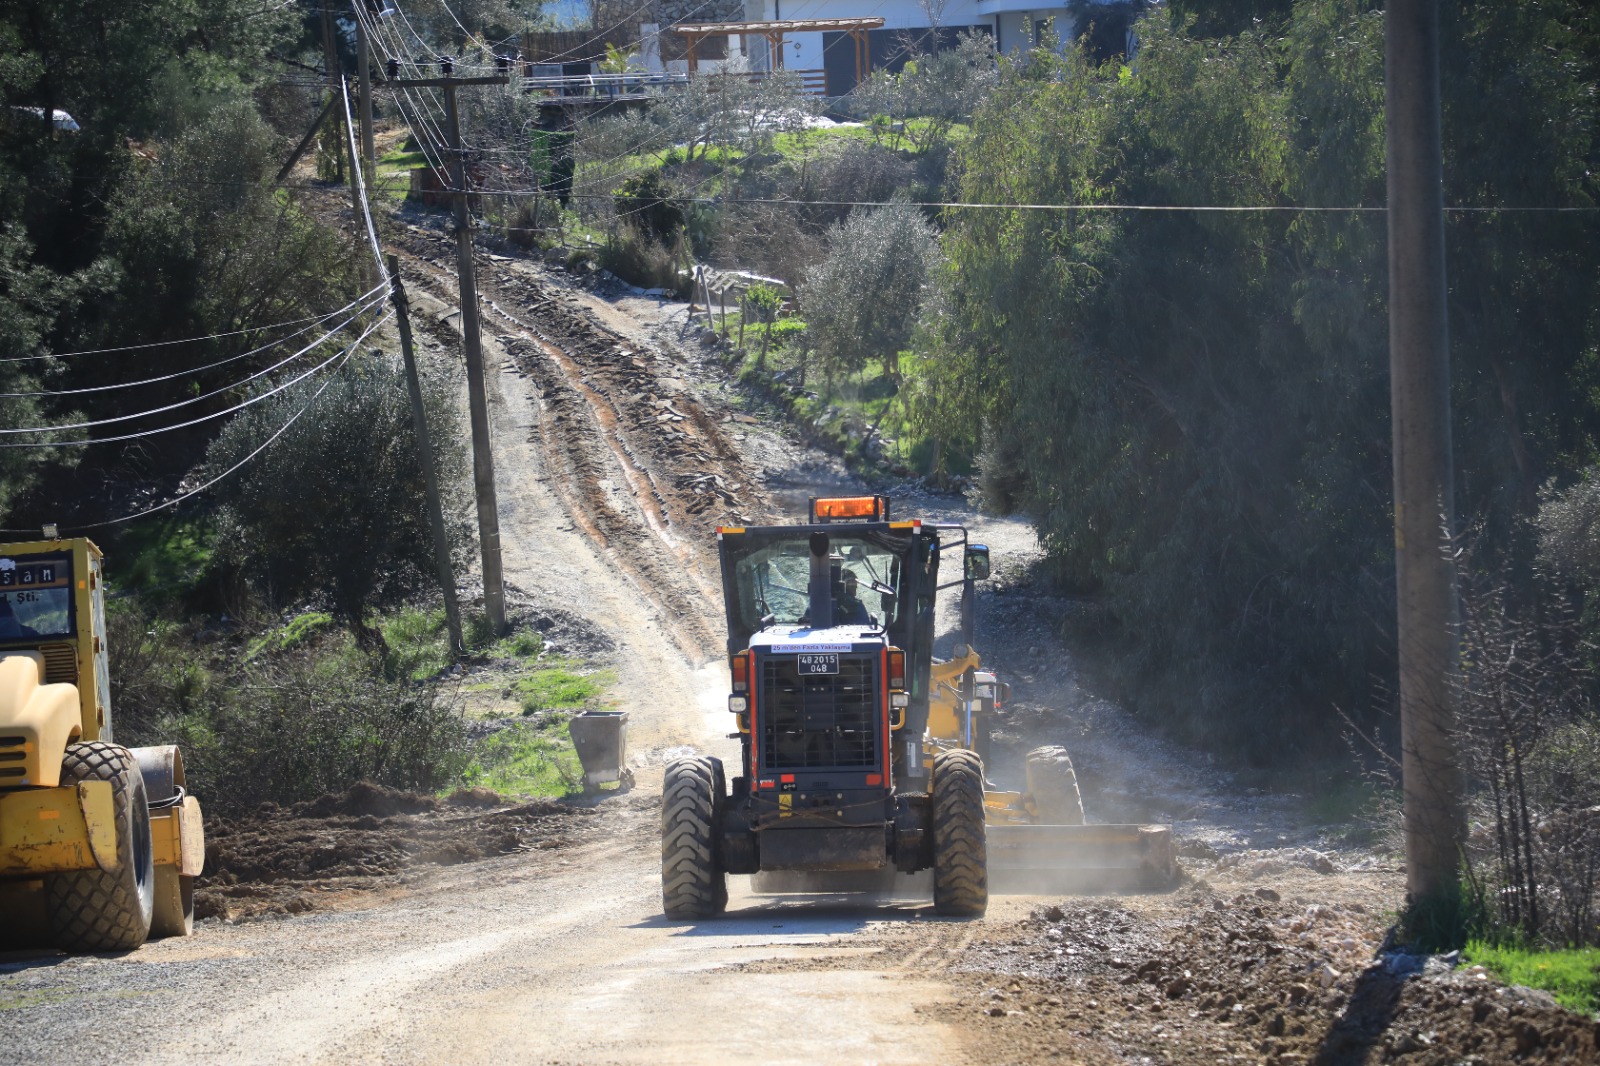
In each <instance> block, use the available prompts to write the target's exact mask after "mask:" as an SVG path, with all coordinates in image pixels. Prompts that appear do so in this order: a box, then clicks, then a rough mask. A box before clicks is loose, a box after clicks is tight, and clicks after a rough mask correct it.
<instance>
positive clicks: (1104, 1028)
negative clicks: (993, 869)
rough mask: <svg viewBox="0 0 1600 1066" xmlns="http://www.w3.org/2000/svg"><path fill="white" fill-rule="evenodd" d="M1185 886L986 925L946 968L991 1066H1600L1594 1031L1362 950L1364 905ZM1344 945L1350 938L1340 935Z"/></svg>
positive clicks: (1492, 988) (1455, 973) (1572, 1017)
mask: <svg viewBox="0 0 1600 1066" xmlns="http://www.w3.org/2000/svg"><path fill="white" fill-rule="evenodd" d="M1273 895H1275V893H1272V892H1270V891H1267V890H1263V893H1262V895H1261V896H1259V897H1258V896H1256V895H1238V896H1234V897H1232V898H1224V897H1222V896H1220V895H1216V894H1213V893H1210V892H1208V891H1205V890H1203V889H1193V888H1191V889H1188V890H1185V892H1184V893H1182V894H1180V895H1179V896H1177V897H1172V898H1169V899H1168V900H1167V901H1166V902H1165V904H1155V903H1154V901H1139V900H1129V901H1127V905H1124V904H1123V903H1121V902H1108V901H1103V900H1077V901H1072V902H1064V903H1062V904H1060V905H1056V906H1051V907H1047V908H1039V909H1036V910H1035V911H1034V912H1033V914H1032V915H1031V916H1030V917H1029V918H1028V919H1027V920H1025V921H1022V922H1017V923H1010V924H1009V925H1005V926H999V927H991V928H989V929H986V930H985V931H984V932H983V933H982V934H980V937H979V938H976V939H975V940H974V941H973V942H972V943H971V944H970V945H968V947H967V949H966V950H965V951H964V952H962V954H961V956H960V957H959V958H958V959H957V960H955V962H954V965H953V967H952V976H953V977H954V978H955V979H956V981H957V982H958V984H959V985H960V986H961V987H962V988H963V992H964V994H963V997H962V1002H961V1003H960V1004H959V1005H958V1006H953V1007H951V1008H949V1009H950V1010H952V1011H955V1012H957V1013H958V1014H959V1015H961V1018H960V1022H961V1023H962V1024H966V1025H977V1026H979V1027H980V1028H981V1030H982V1036H981V1040H982V1041H983V1043H984V1044H985V1045H986V1046H990V1047H993V1048H994V1049H995V1054H994V1055H993V1057H992V1059H991V1060H990V1061H992V1062H995V1063H1002V1062H1036V1061H1040V1060H1043V1059H1047V1058H1054V1057H1060V1058H1063V1059H1066V1060H1069V1061H1074V1062H1084V1063H1112V1062H1119V1063H1120V1062H1152V1063H1174V1064H1190V1063H1194V1064H1198V1063H1207V1064H1209V1063H1215V1062H1224V1061H1244V1062H1265V1063H1283V1064H1288V1063H1317V1064H1327V1066H1355V1064H1357V1063H1363V1064H1365V1063H1378V1062H1403V1063H1405V1064H1407V1066H1413V1064H1414V1066H1434V1064H1439V1066H1443V1064H1446V1063H1475V1064H1482V1066H1489V1064H1496V1063H1526V1062H1561V1063H1567V1062H1574V1063H1575V1062H1594V1061H1600V1024H1597V1023H1596V1022H1595V1021H1593V1020H1592V1019H1589V1018H1586V1017H1583V1016H1581V1015H1577V1014H1574V1013H1571V1012H1569V1011H1566V1010H1563V1009H1561V1008H1560V1007H1559V1006H1558V1005H1556V1003H1555V1001H1554V1000H1553V999H1551V998H1550V997H1549V996H1548V995H1546V994H1544V993H1541V992H1533V991H1530V990H1527V989H1519V988H1506V987H1503V986H1501V985H1499V984H1497V983H1496V982H1494V981H1493V980H1492V979H1490V978H1489V977H1488V975H1487V974H1485V973H1484V972H1483V971H1482V970H1481V969H1478V968H1472V969H1469V970H1460V969H1454V968H1453V967H1452V966H1451V965H1450V964H1449V963H1448V962H1441V961H1440V960H1433V961H1431V962H1429V961H1428V960H1424V959H1419V958H1416V957H1412V956H1406V955H1395V954H1384V955H1378V956H1376V957H1374V953H1373V951H1372V950H1371V949H1370V948H1369V947H1367V945H1368V944H1370V943H1371V942H1372V941H1373V940H1374V939H1375V938H1376V937H1377V935H1378V933H1379V926H1380V922H1379V919H1377V918H1376V917H1374V916H1372V915H1370V914H1367V913H1365V912H1363V911H1361V910H1359V909H1357V910H1353V911H1352V910H1348V909H1343V908H1339V907H1336V906H1335V907H1322V906H1312V907H1309V908H1308V907H1304V906H1296V905H1292V904H1288V903H1283V902H1280V901H1277V900H1274V899H1272V898H1271V897H1272V896H1273ZM1346 934H1350V935H1346Z"/></svg>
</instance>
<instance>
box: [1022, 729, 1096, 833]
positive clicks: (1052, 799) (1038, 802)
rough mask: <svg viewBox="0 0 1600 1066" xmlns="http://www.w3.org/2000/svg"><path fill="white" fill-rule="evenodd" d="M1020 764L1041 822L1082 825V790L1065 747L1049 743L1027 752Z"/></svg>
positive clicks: (1043, 823) (1044, 823)
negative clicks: (1025, 772) (1079, 787)
mask: <svg viewBox="0 0 1600 1066" xmlns="http://www.w3.org/2000/svg"><path fill="white" fill-rule="evenodd" d="M1024 767H1025V769H1026V770H1027V775H1028V791H1029V792H1031V793H1032V794H1033V805H1034V807H1035V808H1037V809H1038V811H1039V822H1040V824H1042V825H1082V824H1083V793H1082V792H1081V791H1079V789H1078V774H1077V772H1076V771H1075V770H1073V768H1072V756H1071V755H1069V754H1068V753H1067V749H1066V748H1063V747H1061V746H1060V745H1056V744H1052V745H1049V746H1048V747H1043V748H1034V749H1033V750H1032V751H1030V752H1028V756H1027V759H1026V760H1025V761H1024Z"/></svg>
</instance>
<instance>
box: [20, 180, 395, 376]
mask: <svg viewBox="0 0 1600 1066" xmlns="http://www.w3.org/2000/svg"><path fill="white" fill-rule="evenodd" d="M167 184H206V185H229V186H238V185H249V184H253V183H252V182H242V181H213V182H203V183H202V182H168V183H167ZM280 187H282V188H287V187H289V186H280ZM304 187H305V188H308V189H309V188H320V187H321V186H311V185H307V186H304ZM383 290H384V286H382V285H377V286H374V287H373V288H371V289H369V290H368V291H367V292H364V293H362V294H361V295H360V296H357V297H356V298H355V299H354V300H351V301H350V302H349V303H347V304H345V305H344V306H343V307H341V308H338V309H337V310H334V311H325V312H323V313H322V314H320V315H309V316H307V317H306V318H295V319H291V320H290V321H288V322H277V323H274V324H272V325H270V326H250V327H247V328H245V329H236V330H230V331H229V332H227V333H208V334H206V335H205V336H203V337H184V338H182V339H181V340H173V341H151V342H149V343H148V344H125V345H123V346H121V347H119V348H90V349H86V350H84V351H80V352H48V353H45V354H43V355H14V356H7V357H5V358H0V363H27V362H32V361H34V360H38V359H75V358H77V357H78V356H81V355H110V354H112V353H114V352H133V351H141V350H143V349H146V348H170V347H171V346H173V345H175V344H198V343H200V342H201V341H211V340H220V339H222V338H223V337H240V336H243V335H244V334H246V333H260V332H263V331H265V330H269V329H283V328H284V327H286V326H298V325H301V324H302V323H305V322H321V321H323V320H325V319H329V318H332V317H333V316H334V315H337V314H341V313H343V312H344V311H347V310H349V309H350V308H352V307H354V306H355V305H356V304H358V303H360V302H361V301H362V300H365V299H367V298H368V297H369V296H374V295H376V294H378V293H380V292H382V291H383Z"/></svg>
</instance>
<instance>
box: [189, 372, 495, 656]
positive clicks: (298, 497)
mask: <svg viewBox="0 0 1600 1066" xmlns="http://www.w3.org/2000/svg"><path fill="white" fill-rule="evenodd" d="M315 381H316V379H312V382H308V385H310V384H312V383H314V382H315ZM452 384H453V383H451V382H449V381H442V382H441V381H433V382H430V383H429V386H430V387H428V388H427V389H426V390H425V392H426V394H427V395H428V397H429V399H428V402H427V404H426V406H427V413H428V421H429V428H430V432H431V436H432V438H433V441H434V442H435V444H436V445H438V446H440V447H439V454H438V455H437V456H436V460H437V462H438V466H439V475H440V487H441V492H442V493H443V495H444V497H445V502H446V508H447V519H448V520H447V522H446V525H447V527H448V528H450V529H451V530H452V531H453V536H454V539H455V549H456V550H460V549H462V548H463V547H464V546H465V540H466V530H465V526H464V523H463V522H462V521H461V520H460V515H461V514H462V513H463V512H464V511H465V510H466V506H465V505H466V499H465V495H466V494H465V473H464V471H465V457H464V454H463V452H462V449H461V445H460V443H459V442H460V441H462V440H463V439H464V437H465V434H464V433H463V432H462V430H461V426H460V424H459V423H460V416H459V414H458V411H457V406H456V404H455V403H454V402H453V398H454V396H455V394H456V390H455V389H454V388H453V387H451V386H452ZM317 387H321V386H320V385H319V386H317ZM314 391H315V390H314V389H313V388H309V387H307V388H299V389H292V390H288V391H286V392H283V393H280V394H278V395H277V396H274V397H272V398H271V399H269V400H265V401H263V402H261V403H258V404H256V405H254V406H252V407H248V408H246V409H245V410H243V411H242V412H240V413H239V414H238V415H237V416H235V417H234V418H233V420H232V421H230V422H229V423H228V425H227V426H226V427H225V428H224V429H223V431H222V433H221V434H220V435H219V436H218V438H217V440H216V441H215V442H214V443H213V444H212V445H211V448H210V449H209V450H208V451H207V453H206V465H207V466H208V467H209V468H210V470H211V471H212V472H213V473H214V474H215V473H221V472H222V471H224V470H228V469H230V468H231V467H233V466H234V465H236V464H238V463H241V462H245V466H243V467H242V468H241V469H240V471H239V472H238V474H236V475H234V476H233V477H231V478H228V479H226V480H224V481H223V482H222V485H221V488H222V492H221V500H220V503H221V508H220V511H219V515H218V527H219V542H220V550H221V552H222V553H223V554H224V556H225V558H226V559H227V560H228V561H229V562H231V563H233V564H234V565H236V566H238V567H239V568H240V569H241V570H243V571H244V573H245V574H246V575H247V576H249V577H252V578H254V579H255V580H256V581H258V582H259V583H260V584H261V586H262V590H263V592H264V593H265V594H266V595H267V596H268V598H269V599H270V600H273V601H275V602H277V603H279V604H283V603H288V602H292V601H294V600H297V599H300V598H316V597H318V596H321V595H324V594H325V595H326V597H327V599H328V606H329V607H330V608H331V609H332V610H333V612H334V613H335V614H336V615H338V616H339V617H341V618H342V619H344V620H345V621H346V622H347V623H348V624H349V625H350V626H351V628H352V629H353V630H355V631H356V633H357V634H358V635H359V636H361V637H363V638H367V639H370V638H374V637H375V634H374V632H373V631H370V630H368V629H367V628H366V621H365V620H366V617H367V613H368V611H369V609H370V608H371V607H372V606H373V605H374V604H375V603H376V602H378V601H379V600H381V599H383V598H385V597H388V596H391V595H393V594H396V593H399V592H403V591H405V590H406V589H408V588H411V587H414V586H415V585H417V584H419V583H421V582H423V581H425V580H426V578H425V577H424V575H430V574H432V573H433V566H434V554H433V537H432V534H431V530H430V527H429V521H428V511H427V499H426V495H425V491H426V490H425V482H424V477H423V470H422V466H421V464H420V463H419V461H418V456H417V447H416V439H415V437H414V435H413V432H412V420H411V409H410V405H409V402H408V399H407V393H406V384H405V379H404V376H403V371H402V370H401V367H400V365H399V361H398V360H397V359H392V358H389V357H386V356H383V355H381V354H372V355H367V356H363V357H360V358H356V359H352V360H350V362H349V363H348V364H346V365H345V367H344V369H343V370H341V371H339V373H338V375H337V376H336V377H334V378H333V379H332V380H331V381H328V382H327V383H326V388H325V389H324V390H323V391H322V392H321V394H320V395H316V396H315V397H314V398H311V394H312V393H313V392H314ZM302 409H303V411H304V413H303V414H300V416H299V417H298V418H295V417H294V416H295V415H296V414H297V413H298V412H301V411H302ZM291 418H294V421H293V422H292V423H291V422H290V419H291ZM285 426H287V428H283V427H285ZM280 429H283V432H282V435H281V436H280V437H278V438H277V439H276V440H273V441H272V442H271V443H270V444H269V443H267V442H268V438H270V437H271V436H272V434H274V433H276V432H278V431H279V430H280ZM263 445H265V447H264V448H263ZM258 448H260V449H262V450H261V451H260V453H259V454H256V455H255V456H254V458H250V459H248V461H247V462H246V459H247V457H249V456H251V454H252V453H254V452H256V450H257V449H258Z"/></svg>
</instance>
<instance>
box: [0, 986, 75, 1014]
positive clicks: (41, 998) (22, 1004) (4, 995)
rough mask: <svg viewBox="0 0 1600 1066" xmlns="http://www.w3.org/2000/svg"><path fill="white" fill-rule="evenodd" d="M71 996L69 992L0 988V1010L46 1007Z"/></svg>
mask: <svg viewBox="0 0 1600 1066" xmlns="http://www.w3.org/2000/svg"><path fill="white" fill-rule="evenodd" d="M71 998H72V993H70V992H59V991H46V990H44V989H31V988H23V989H16V990H14V991H13V990H9V989H7V990H0V1011H5V1010H26V1009H27V1008H29V1007H46V1006H49V1005H50V1004H52V1003H61V1002H64V1001H66V1000H69V999H71Z"/></svg>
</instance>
